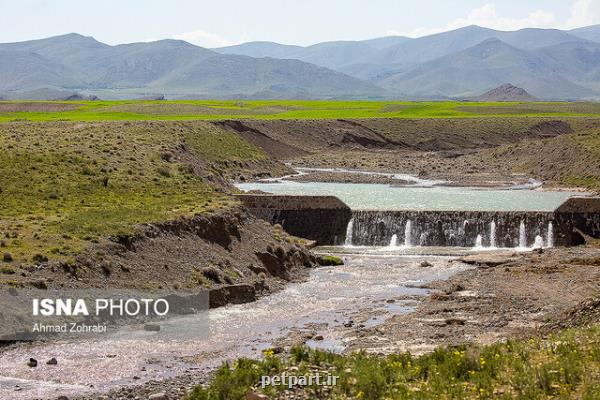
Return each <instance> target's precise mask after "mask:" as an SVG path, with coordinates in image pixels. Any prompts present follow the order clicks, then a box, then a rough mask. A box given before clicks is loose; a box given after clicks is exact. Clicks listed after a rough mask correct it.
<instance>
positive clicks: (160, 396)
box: [148, 392, 169, 400]
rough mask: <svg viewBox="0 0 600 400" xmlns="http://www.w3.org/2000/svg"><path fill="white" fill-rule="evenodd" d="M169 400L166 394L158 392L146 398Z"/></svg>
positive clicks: (150, 399)
mask: <svg viewBox="0 0 600 400" xmlns="http://www.w3.org/2000/svg"><path fill="white" fill-rule="evenodd" d="M168 399H169V398H168V397H167V394H166V393H165V392H159V393H154V394H151V395H150V397H148V400H168Z"/></svg>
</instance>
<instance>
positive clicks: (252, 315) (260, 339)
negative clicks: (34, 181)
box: [0, 252, 470, 399]
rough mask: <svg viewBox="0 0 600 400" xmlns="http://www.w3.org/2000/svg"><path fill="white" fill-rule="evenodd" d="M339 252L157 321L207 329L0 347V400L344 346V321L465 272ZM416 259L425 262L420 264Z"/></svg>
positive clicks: (441, 263) (379, 317) (391, 310)
mask: <svg viewBox="0 0 600 400" xmlns="http://www.w3.org/2000/svg"><path fill="white" fill-rule="evenodd" d="M342 257H344V258H345V262H346V264H345V265H344V266H340V267H323V268H318V269H315V270H312V271H311V274H310V277H309V278H308V280H307V281H305V282H302V283H294V284H290V285H288V286H287V287H286V288H285V289H284V290H282V291H280V292H278V293H275V294H273V295H271V296H268V297H264V298H261V299H259V300H258V301H256V302H254V303H249V304H243V305H230V306H226V307H222V308H218V309H213V310H209V311H207V312H206V314H203V315H195V316H188V317H180V318H174V319H172V320H169V321H167V325H166V326H165V330H166V331H168V330H173V329H174V330H183V331H188V332H189V331H190V329H191V328H190V327H192V326H195V325H194V324H196V325H197V324H199V323H205V321H208V325H209V331H210V334H209V335H199V337H197V338H194V337H193V336H192V337H187V338H185V339H178V340H170V339H169V338H168V337H164V333H163V334H162V336H161V333H160V332H157V333H152V332H143V333H140V334H137V335H136V334H129V333H128V334H127V335H126V336H127V337H128V338H129V339H128V340H122V339H120V338H121V337H123V336H124V335H123V334H122V333H120V334H118V335H113V336H112V337H108V338H106V339H104V340H89V341H86V340H80V341H61V342H48V343H32V344H28V345H19V346H17V347H14V348H10V349H8V350H5V351H4V352H2V353H0V398H2V399H34V398H54V397H57V396H58V395H66V396H73V395H75V394H82V393H85V392H96V391H101V392H104V391H107V390H110V389H112V388H116V387H119V386H126V385H133V384H140V383H143V382H145V381H148V380H151V379H164V378H168V377H171V376H176V375H178V374H181V373H183V372H184V371H186V370H188V369H189V368H194V369H196V368H198V369H199V370H203V369H210V368H214V367H215V366H217V365H219V364H220V363H221V362H223V361H224V360H226V359H235V358H237V357H239V356H249V357H260V355H261V350H263V349H265V348H268V347H270V346H272V345H273V343H276V342H277V340H278V339H281V338H284V337H286V336H287V335H288V334H289V333H290V332H292V331H307V332H309V331H310V332H312V333H313V334H315V333H316V334H319V335H322V336H323V337H324V340H309V341H308V342H307V344H308V345H311V346H314V347H322V348H326V349H329V350H333V351H342V350H343V349H344V338H343V329H344V327H343V324H344V322H345V321H348V320H349V319H357V316H358V315H359V314H361V315H365V314H366V315H369V316H371V318H369V319H368V320H365V321H363V323H364V324H365V325H366V326H374V325H376V324H378V323H381V322H383V321H384V320H385V319H386V318H388V317H390V316H392V315H394V314H397V313H402V312H409V311H411V310H412V308H413V307H414V305H415V301H414V300H413V301H408V302H407V301H406V297H407V296H408V297H414V296H416V297H417V298H418V297H420V296H424V295H426V294H427V290H425V289H419V288H418V286H420V285H422V284H424V283H427V282H430V281H433V280H439V279H447V278H448V277H449V276H451V275H453V274H455V273H457V272H460V271H463V270H466V269H468V268H470V267H468V266H466V265H464V264H461V263H457V262H451V260H452V258H451V257H445V256H444V257H440V256H417V257H411V256H404V255H396V254H385V253H381V252H373V253H372V254H349V255H343V254H342ZM424 259H426V260H428V261H429V262H430V263H431V264H433V266H432V267H427V268H423V267H421V266H420V264H421V262H422V261H423V260H424ZM396 299H397V301H395V300H396ZM391 301H394V302H393V303H392V302H391ZM199 321H200V322H199ZM29 357H34V358H36V359H37V360H38V361H39V366H38V367H37V368H29V367H27V366H26V363H27V361H28V360H29ZM51 357H56V358H57V360H58V365H57V366H49V365H46V364H45V361H46V360H48V359H50V358H51ZM134 376H135V377H137V378H139V379H134Z"/></svg>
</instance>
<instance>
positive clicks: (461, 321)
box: [445, 318, 466, 325]
mask: <svg viewBox="0 0 600 400" xmlns="http://www.w3.org/2000/svg"><path fill="white" fill-rule="evenodd" d="M445 322H446V325H464V324H465V322H466V321H465V320H464V319H462V318H446V321H445Z"/></svg>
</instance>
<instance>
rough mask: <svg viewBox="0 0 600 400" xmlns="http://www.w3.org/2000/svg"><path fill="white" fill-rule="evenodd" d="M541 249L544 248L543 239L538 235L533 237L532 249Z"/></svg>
mask: <svg viewBox="0 0 600 400" xmlns="http://www.w3.org/2000/svg"><path fill="white" fill-rule="evenodd" d="M543 247H544V238H542V237H541V236H540V235H537V236H536V237H535V242H534V243H533V248H534V249H541V248H543Z"/></svg>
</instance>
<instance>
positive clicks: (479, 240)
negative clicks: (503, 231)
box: [475, 235, 483, 249]
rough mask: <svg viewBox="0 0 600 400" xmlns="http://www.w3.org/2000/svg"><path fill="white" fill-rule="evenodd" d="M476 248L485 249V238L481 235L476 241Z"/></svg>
mask: <svg viewBox="0 0 600 400" xmlns="http://www.w3.org/2000/svg"><path fill="white" fill-rule="evenodd" d="M475 248H476V249H483V238H482V237H481V235H477V239H475Z"/></svg>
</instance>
